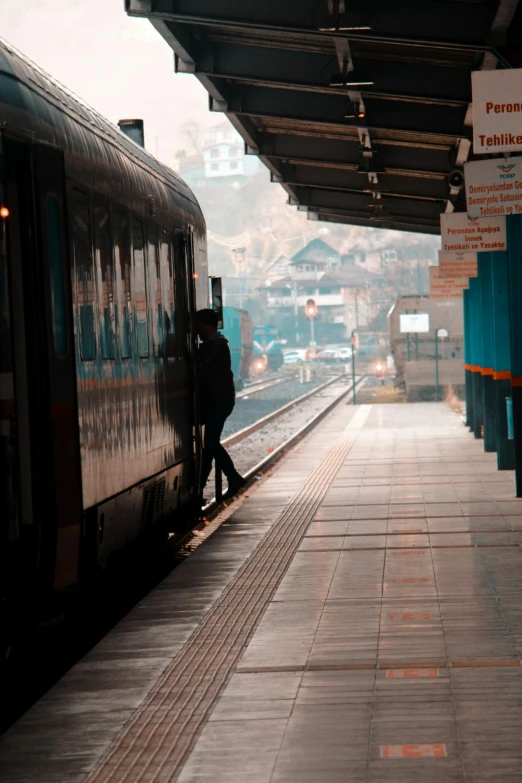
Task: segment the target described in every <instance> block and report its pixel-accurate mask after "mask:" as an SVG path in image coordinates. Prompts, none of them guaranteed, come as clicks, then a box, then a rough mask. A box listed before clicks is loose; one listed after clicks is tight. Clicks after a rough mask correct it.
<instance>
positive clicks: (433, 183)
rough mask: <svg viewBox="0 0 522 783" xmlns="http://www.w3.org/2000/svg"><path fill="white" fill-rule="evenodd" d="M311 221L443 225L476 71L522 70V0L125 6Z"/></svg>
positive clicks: (174, 1) (203, 0) (466, 134)
mask: <svg viewBox="0 0 522 783" xmlns="http://www.w3.org/2000/svg"><path fill="white" fill-rule="evenodd" d="M126 6H127V12H128V13H129V14H130V15H133V16H141V17H147V18H148V19H150V21H151V23H152V24H153V25H154V27H155V28H156V29H157V30H158V32H159V33H160V34H161V35H162V36H163V37H164V38H165V40H166V41H167V42H168V43H169V45H170V46H171V47H172V49H173V50H174V53H175V67H176V69H177V71H179V72H184V73H192V74H195V76H196V77H197V78H198V79H199V80H200V81H201V82H202V84H203V85H204V86H205V88H206V89H207V91H208V93H209V106H210V110H211V111H214V112H222V113H224V114H226V115H227V117H229V119H230V120H231V122H232V123H233V125H234V126H235V127H236V129H237V130H238V131H239V133H240V134H241V135H242V136H243V138H244V140H245V145H246V151H247V153H249V154H252V155H258V156H259V157H260V158H261V160H262V161H263V162H264V163H265V165H266V166H267V167H268V169H269V170H270V172H271V176H272V179H273V180H274V181H275V182H280V183H281V185H282V186H283V187H284V188H285V190H286V191H287V193H288V200H289V203H291V204H295V205H296V206H297V207H298V208H299V209H301V210H303V211H308V213H309V218H310V219H312V220H328V221H337V222H342V223H353V224H355V225H369V226H381V227H386V228H397V229H400V230H407V231H421V232H426V233H438V232H439V216H440V214H441V212H447V211H453V210H457V211H458V210H461V209H463V208H464V205H463V193H462V191H461V190H460V191H459V190H458V189H457V188H455V187H453V188H452V187H451V186H450V183H449V180H448V177H449V175H450V174H451V172H452V171H454V170H455V169H461V168H462V166H463V165H464V163H465V162H466V160H469V159H472V157H473V156H472V153H471V144H470V140H471V134H472V121H471V105H470V103H471V72H472V71H473V70H479V69H489V70H492V69H495V68H504V67H521V66H522V5H521V4H520V0H393V2H391V0H277V2H276V1H275V0H263V2H260V1H259V0H126Z"/></svg>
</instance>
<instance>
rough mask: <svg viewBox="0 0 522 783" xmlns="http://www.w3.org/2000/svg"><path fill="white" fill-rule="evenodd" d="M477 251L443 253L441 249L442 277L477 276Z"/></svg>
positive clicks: (440, 273)
mask: <svg viewBox="0 0 522 783" xmlns="http://www.w3.org/2000/svg"><path fill="white" fill-rule="evenodd" d="M477 275H478V261H477V254H476V253H441V251H440V250H439V276H440V277H468V278H469V277H477Z"/></svg>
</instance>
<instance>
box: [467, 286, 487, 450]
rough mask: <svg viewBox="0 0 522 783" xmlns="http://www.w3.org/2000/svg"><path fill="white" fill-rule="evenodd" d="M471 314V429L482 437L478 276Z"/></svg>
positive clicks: (474, 288)
mask: <svg viewBox="0 0 522 783" xmlns="http://www.w3.org/2000/svg"><path fill="white" fill-rule="evenodd" d="M469 315H470V333H471V363H470V370H471V397H472V409H473V418H472V421H471V424H470V429H471V431H472V432H473V435H474V436H475V438H481V437H482V427H483V425H484V395H483V390H482V373H481V368H482V351H481V340H480V337H481V332H482V324H481V313H480V283H479V278H478V277H472V278H470V281H469Z"/></svg>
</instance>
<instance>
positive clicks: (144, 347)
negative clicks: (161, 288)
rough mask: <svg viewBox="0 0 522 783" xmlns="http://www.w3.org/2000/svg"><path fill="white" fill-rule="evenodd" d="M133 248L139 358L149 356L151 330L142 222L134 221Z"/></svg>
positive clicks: (134, 219)
mask: <svg viewBox="0 0 522 783" xmlns="http://www.w3.org/2000/svg"><path fill="white" fill-rule="evenodd" d="M132 248H133V261H134V286H133V294H134V307H135V319H136V348H137V351H138V356H143V357H146V356H148V355H149V330H148V324H147V285H146V281H145V254H144V250H143V226H142V223H141V221H140V220H137V219H136V218H133V220H132Z"/></svg>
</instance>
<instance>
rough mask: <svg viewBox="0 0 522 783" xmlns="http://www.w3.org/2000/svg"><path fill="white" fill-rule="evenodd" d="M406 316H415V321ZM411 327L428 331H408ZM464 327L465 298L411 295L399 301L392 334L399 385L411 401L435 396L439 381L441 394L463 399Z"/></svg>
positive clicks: (393, 312)
mask: <svg viewBox="0 0 522 783" xmlns="http://www.w3.org/2000/svg"><path fill="white" fill-rule="evenodd" d="M405 316H406V317H408V316H410V317H413V318H410V319H409V320H410V321H411V322H412V323H408V318H407V319H406V322H405V321H404V317H405ZM401 319H403V320H402V323H401ZM419 319H420V321H421V322H420V325H419V323H418V322H419ZM416 324H417V325H416ZM411 328H414V329H418V328H421V329H423V330H426V331H404V330H405V329H411ZM436 330H437V337H436V335H435V331H436ZM463 330H464V318H463V311H462V299H461V298H438V297H431V298H430V297H429V296H416V295H408V296H400V297H399V298H398V299H397V300H396V302H395V303H394V305H393V306H392V308H391V310H390V312H389V313H388V334H389V341H390V347H391V353H392V356H393V360H394V362H395V369H396V386H398V387H400V388H402V389H403V390H404V391H405V393H406V398H407V400H408V402H414V401H417V400H431V399H434V397H435V396H436V385H437V381H438V386H439V394H440V396H442V395H445V394H446V393H447V392H449V391H453V392H454V393H455V394H456V395H457V396H460V397H462V398H463V396H464V335H463ZM436 354H437V362H436V361H435V355H436Z"/></svg>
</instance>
